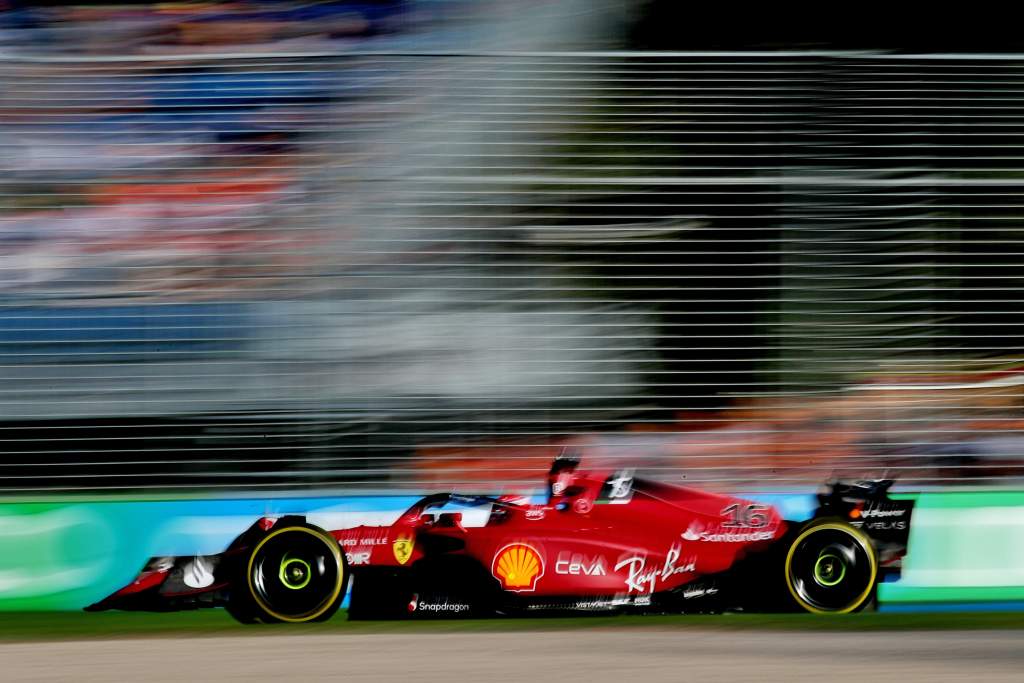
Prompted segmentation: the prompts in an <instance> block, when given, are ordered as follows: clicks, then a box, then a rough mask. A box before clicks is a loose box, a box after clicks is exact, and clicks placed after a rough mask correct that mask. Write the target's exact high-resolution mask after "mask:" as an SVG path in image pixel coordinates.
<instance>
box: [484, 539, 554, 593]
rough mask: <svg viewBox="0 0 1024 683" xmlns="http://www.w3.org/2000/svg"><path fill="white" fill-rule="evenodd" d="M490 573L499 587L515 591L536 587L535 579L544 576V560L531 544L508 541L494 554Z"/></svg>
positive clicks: (527, 590)
mask: <svg viewBox="0 0 1024 683" xmlns="http://www.w3.org/2000/svg"><path fill="white" fill-rule="evenodd" d="M491 574H493V575H494V578H496V579H497V580H498V581H499V582H501V587H502V588H504V589H505V590H509V591H513V592H515V593H520V592H529V591H533V590H535V589H536V588H537V580H538V579H539V578H540V577H542V576H544V560H543V558H542V557H541V556H540V553H538V552H537V551H536V550H535V549H534V548H533V547H532V546H529V545H527V544H525V543H510V544H509V545H507V546H505V547H504V548H502V549H501V550H499V551H498V552H497V553H495V555H494V562H492V563H491Z"/></svg>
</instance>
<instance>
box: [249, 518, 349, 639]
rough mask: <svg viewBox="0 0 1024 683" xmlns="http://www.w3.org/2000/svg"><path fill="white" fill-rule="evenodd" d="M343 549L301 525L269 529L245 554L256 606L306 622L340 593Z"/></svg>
mask: <svg viewBox="0 0 1024 683" xmlns="http://www.w3.org/2000/svg"><path fill="white" fill-rule="evenodd" d="M343 573H344V570H343V565H342V561H341V552H340V550H339V548H338V545H337V543H336V542H335V541H334V539H333V538H327V537H325V536H324V535H323V534H322V533H320V532H318V531H316V530H314V529H307V528H305V527H288V528H285V529H278V530H276V531H274V532H272V533H271V534H268V535H267V536H266V537H265V538H264V539H263V540H262V541H260V542H259V544H258V545H257V546H256V547H255V548H254V549H253V552H252V555H251V556H250V558H249V569H248V580H249V589H250V591H251V592H252V596H253V598H254V599H255V601H256V603H257V605H259V606H260V608H262V609H263V611H264V612H266V613H267V614H268V615H270V616H272V617H274V618H275V619H279V620H281V621H292V622H295V621H310V620H313V619H316V618H317V617H318V616H320V615H321V614H323V613H324V612H326V611H327V610H328V609H330V607H331V605H333V604H334V602H335V600H336V599H337V598H338V595H339V594H340V592H341V586H342V581H343V578H344V577H343Z"/></svg>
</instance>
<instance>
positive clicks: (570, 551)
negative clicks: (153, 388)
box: [87, 459, 913, 623]
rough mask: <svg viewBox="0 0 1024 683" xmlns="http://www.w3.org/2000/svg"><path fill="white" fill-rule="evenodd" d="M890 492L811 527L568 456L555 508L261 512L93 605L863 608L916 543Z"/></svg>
mask: <svg viewBox="0 0 1024 683" xmlns="http://www.w3.org/2000/svg"><path fill="white" fill-rule="evenodd" d="M891 484H892V482H890V481H871V482H860V483H856V484H839V483H835V484H831V485H829V486H828V488H827V491H825V492H824V493H821V494H819V495H818V506H817V509H816V511H815V513H814V515H813V517H812V518H811V519H810V520H809V521H804V522H799V523H798V522H793V521H787V520H786V519H784V518H783V517H782V515H781V514H780V512H779V510H778V509H777V508H775V507H773V506H770V505H765V504H762V503H758V502H754V501H751V500H745V499H743V498H737V497H733V496H726V495H721V494H717V493H709V492H705V491H700V490H697V489H693V488H686V487H680V486H674V485H669V484H665V483H658V482H654V481H648V480H645V479H640V478H635V477H634V476H632V473H631V472H630V471H628V470H619V471H594V472H581V471H579V469H578V462H577V461H576V460H572V459H558V460H556V461H555V463H554V465H553V467H552V469H551V472H550V475H549V479H548V496H547V500H546V501H544V502H542V503H531V502H530V501H529V500H527V499H512V498H508V497H492V496H464V495H458V494H454V493H444V494H436V495H430V496H427V497H425V498H423V499H421V500H420V501H419V502H417V503H416V504H415V505H413V506H412V507H410V508H409V509H408V510H407V511H406V512H405V513H403V514H402V515H401V516H400V517H399V518H398V520H397V521H396V522H394V523H393V524H391V525H390V526H357V527H354V528H348V529H340V530H335V531H326V530H324V529H321V528H318V527H316V526H314V525H312V524H309V523H308V522H307V521H306V519H305V518H303V517H298V516H285V517H280V518H276V519H275V518H270V517H264V518H261V519H259V520H257V521H256V522H255V523H254V524H253V525H252V526H251V527H250V528H249V529H248V530H247V531H245V532H244V533H242V534H241V535H240V536H239V537H238V538H237V539H235V540H234V542H232V543H231V544H230V545H229V546H228V547H227V549H225V550H224V551H223V552H222V553H219V554H217V555H209V556H199V557H162V558H153V559H151V560H150V561H149V563H148V564H147V565H146V566H145V568H144V569H143V570H142V572H141V573H140V574H139V575H138V577H137V578H136V579H135V580H134V581H133V582H131V583H130V584H129V585H127V586H125V587H124V588H122V589H121V590H119V591H117V592H116V593H114V594H113V595H111V596H109V597H107V598H106V599H104V600H102V601H100V602H99V603H96V604H95V605H92V606H90V607H89V608H87V609H91V610H99V609H146V610H160V611H166V610H175V609H189V608H195V607H201V606H211V607H212V606H221V605H222V606H224V607H226V608H227V609H228V611H229V612H230V613H231V614H232V615H233V616H234V617H236V618H237V619H238V620H240V621H242V622H246V623H253V622H309V621H321V620H325V619H327V618H329V617H330V616H331V615H332V614H334V612H335V611H336V610H337V609H338V607H339V605H340V604H341V602H342V599H343V597H344V595H345V593H346V589H350V603H349V609H348V615H349V618H352V619H386V618H419V617H443V616H454V617H466V616H472V617H484V616H496V615H513V614H528V613H545V612H554V613H558V612H609V611H641V612H660V613H666V612H679V613H687V612H720V611H734V610H738V611H754V610H756V611H781V610H805V611H808V612H816V613H845V612H853V611H856V610H861V609H864V608H866V607H868V606H870V605H871V604H872V602H873V599H874V592H875V588H876V586H877V584H878V582H879V581H881V580H883V579H884V578H885V577H888V576H892V575H894V574H897V573H898V572H899V570H900V566H901V563H902V558H903V557H904V555H905V553H906V549H907V539H908V537H909V532H910V521H911V513H912V511H913V510H912V508H913V502H912V501H905V500H894V499H892V498H890V497H889V494H888V490H889V487H890V486H891Z"/></svg>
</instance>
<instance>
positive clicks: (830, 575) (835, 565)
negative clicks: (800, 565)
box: [814, 550, 846, 588]
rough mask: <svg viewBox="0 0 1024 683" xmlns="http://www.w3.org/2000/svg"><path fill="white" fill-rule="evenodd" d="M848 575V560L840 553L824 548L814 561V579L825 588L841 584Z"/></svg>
mask: <svg viewBox="0 0 1024 683" xmlns="http://www.w3.org/2000/svg"><path fill="white" fill-rule="evenodd" d="M845 576H846V562H845V561H844V560H843V558H842V557H841V556H840V555H837V554H836V553H832V552H829V551H827V550H822V551H821V554H820V555H818V560H817V561H816V562H815V563H814V581H815V582H816V583H817V584H818V585H819V586H823V587H825V588H831V587H832V586H837V585H839V584H840V583H841V582H842V580H843V578H844V577H845Z"/></svg>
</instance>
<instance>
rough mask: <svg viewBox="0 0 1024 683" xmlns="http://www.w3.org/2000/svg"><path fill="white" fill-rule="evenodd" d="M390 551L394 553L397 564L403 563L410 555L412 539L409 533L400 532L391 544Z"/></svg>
mask: <svg viewBox="0 0 1024 683" xmlns="http://www.w3.org/2000/svg"><path fill="white" fill-rule="evenodd" d="M391 551H392V552H393V553H394V554H395V559H396V560H398V564H405V563H406V562H408V561H409V558H410V557H412V551H413V540H412V536H411V535H410V534H402V535H401V536H399V537H398V538H396V539H395V540H394V542H392V544H391Z"/></svg>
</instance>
